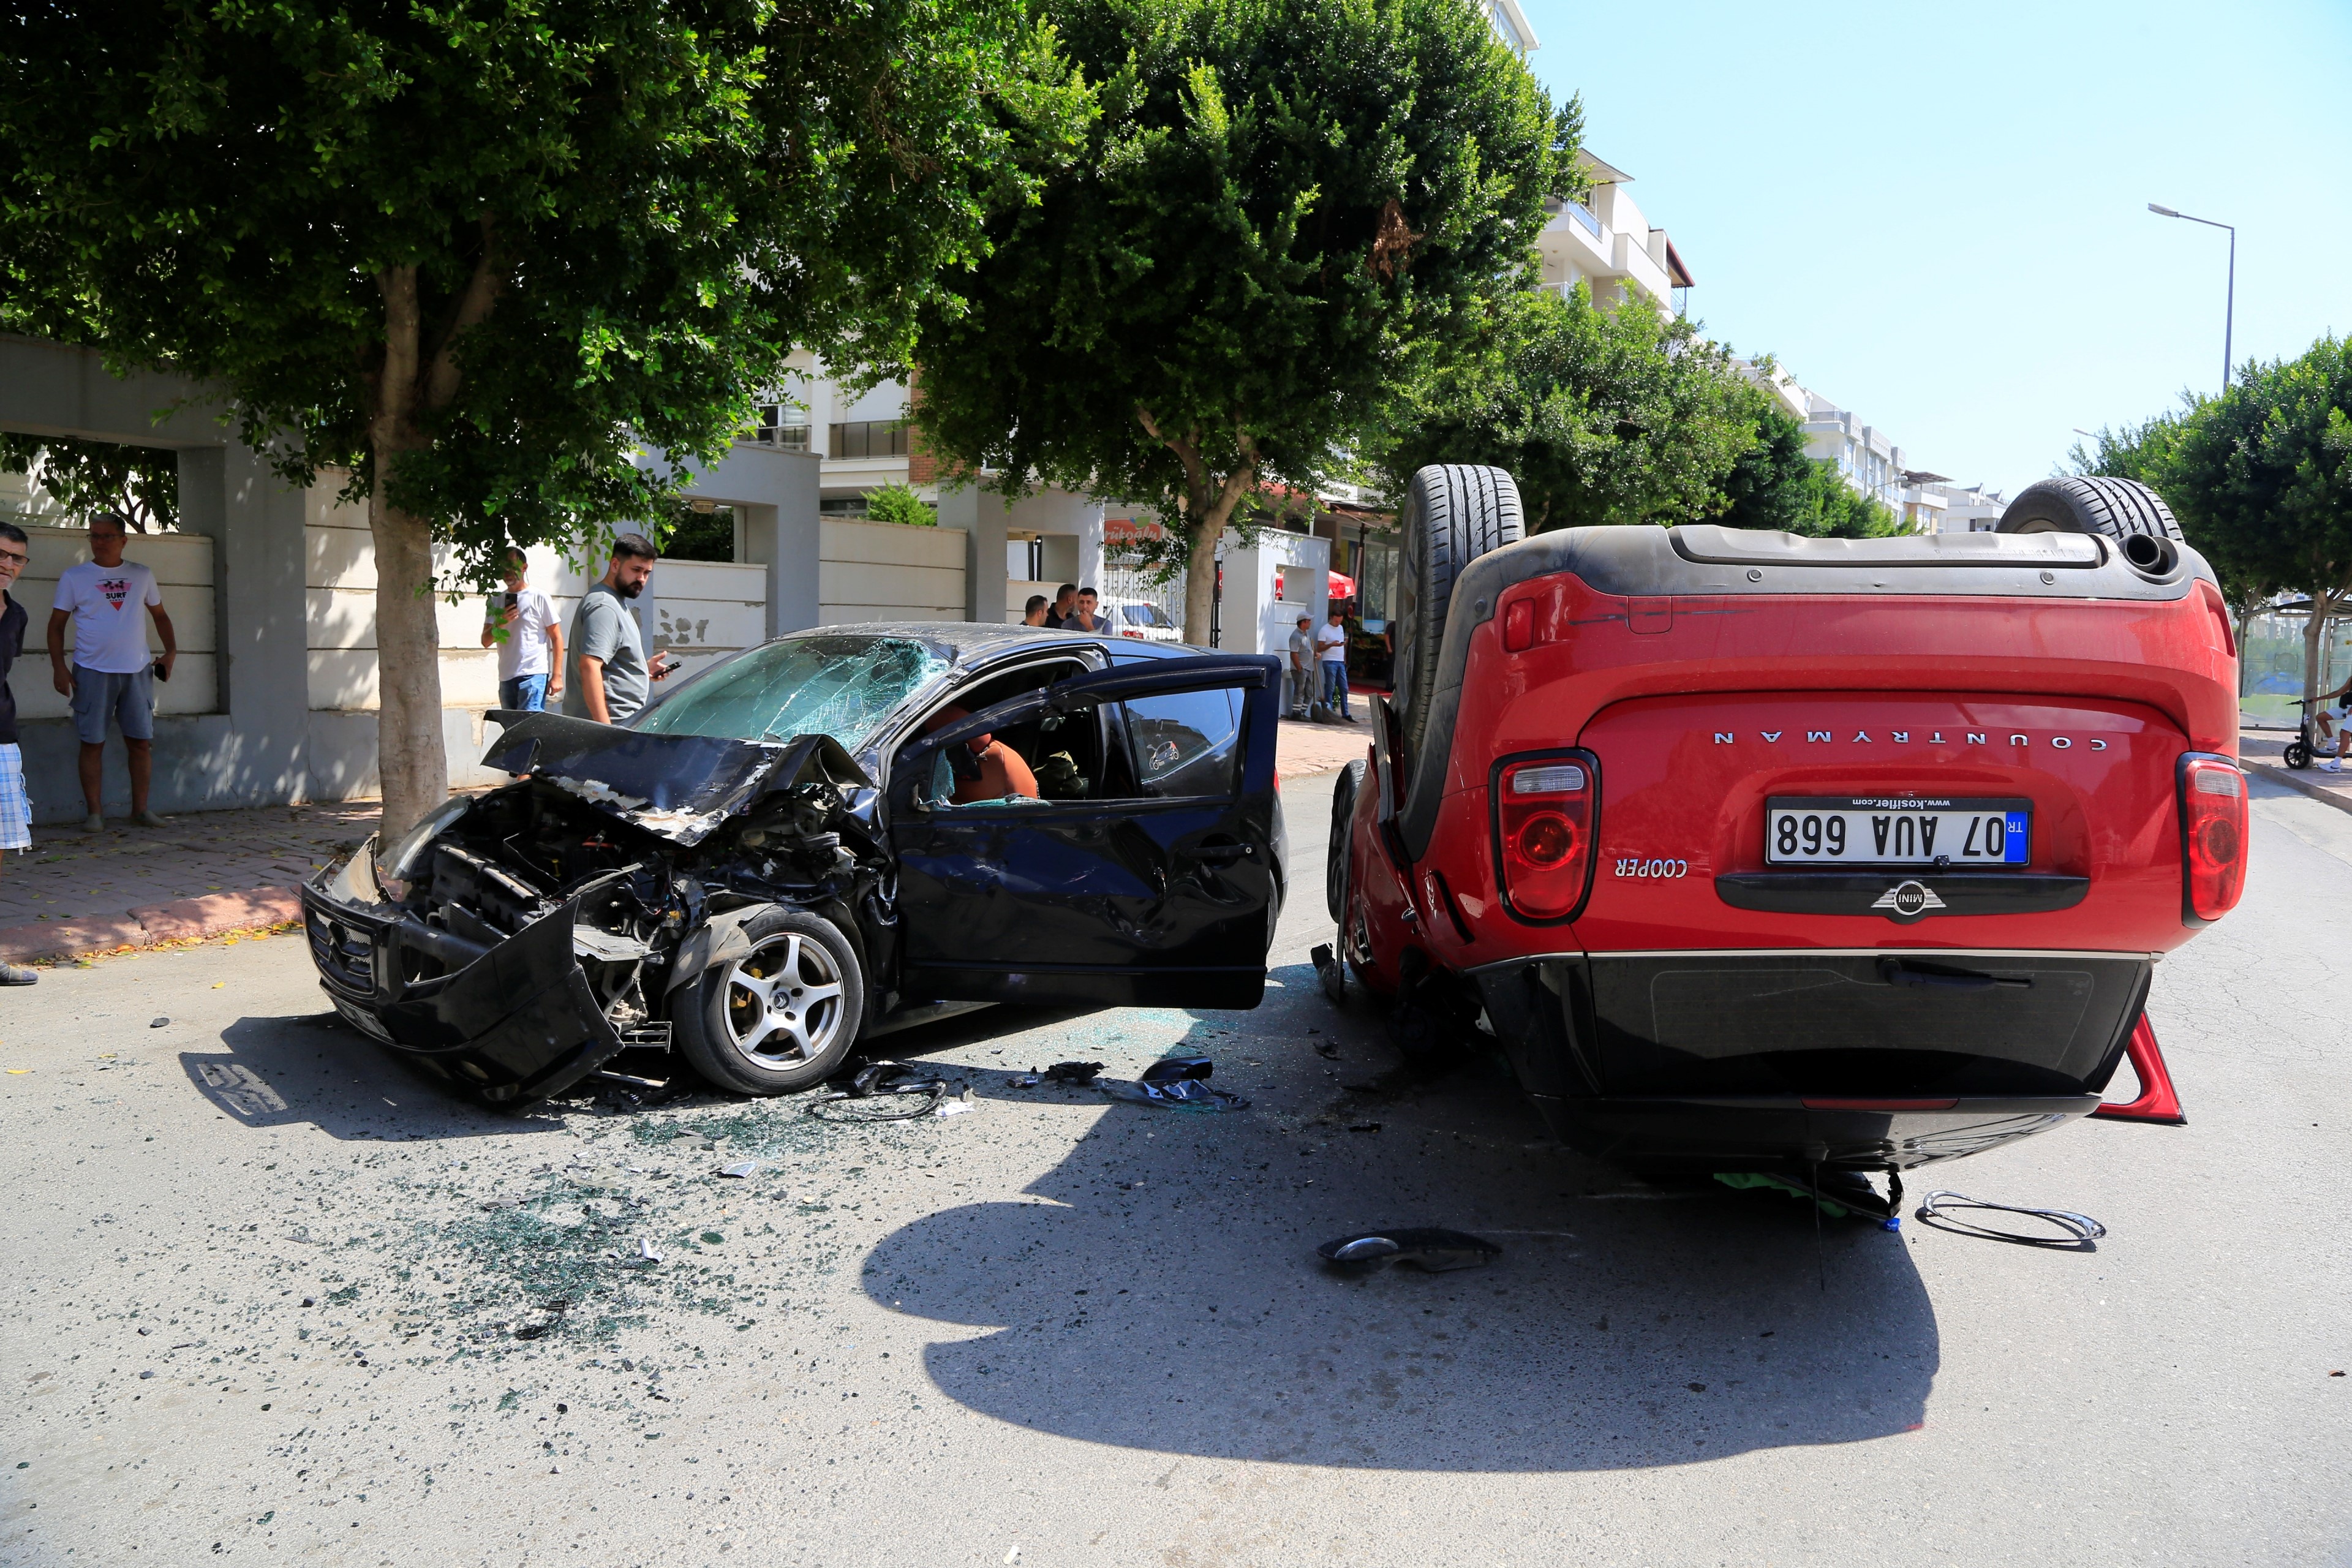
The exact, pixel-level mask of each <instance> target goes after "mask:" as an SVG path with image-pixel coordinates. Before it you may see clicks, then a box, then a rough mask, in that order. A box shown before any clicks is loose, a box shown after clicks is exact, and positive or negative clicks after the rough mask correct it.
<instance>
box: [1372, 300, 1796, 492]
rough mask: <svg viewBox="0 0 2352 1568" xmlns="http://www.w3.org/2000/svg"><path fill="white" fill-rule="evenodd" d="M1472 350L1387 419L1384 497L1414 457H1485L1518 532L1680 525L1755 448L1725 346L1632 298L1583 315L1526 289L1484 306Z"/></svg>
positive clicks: (1751, 397)
mask: <svg viewBox="0 0 2352 1568" xmlns="http://www.w3.org/2000/svg"><path fill="white" fill-rule="evenodd" d="M1495 315H1496V321H1495V328H1494V331H1493V333H1492V335H1491V336H1490V337H1489V339H1488V340H1487V346H1486V351H1485V352H1483V353H1478V354H1476V355H1474V356H1468V357H1465V358H1464V359H1462V360H1460V361H1458V362H1457V363H1454V364H1453V365H1451V366H1448V367H1446V368H1445V369H1444V370H1442V371H1440V372H1439V373H1438V374H1436V375H1434V376H1433V377H1432V378H1431V379H1430V380H1429V381H1427V382H1426V383H1424V384H1422V385H1421V386H1419V387H1417V388H1415V389H1414V390H1413V392H1412V395H1410V396H1409V397H1407V398H1406V399H1404V400H1402V403H1401V404H1400V405H1399V406H1398V407H1397V408H1396V409H1394V410H1393V411H1391V415H1390V425H1391V431H1392V432H1393V434H1392V436H1391V444H1390V446H1389V447H1388V449H1387V452H1386V454H1385V462H1384V467H1385V468H1386V469H1387V483H1388V488H1389V490H1390V493H1391V494H1398V495H1401V494H1402V493H1403V490H1404V486H1405V482H1406V481H1407V480H1408V479H1410V478H1411V477H1412V473H1413V471H1414V470H1415V469H1417V468H1421V467H1423V465H1424V464H1428V463H1488V464H1492V465H1494V466H1495V467H1496V468H1506V469H1507V470H1509V472H1510V474H1511V476H1512V478H1513V479H1517V481H1518V487H1519V497H1520V500H1522V501H1523V502H1524V503H1525V504H1526V506H1527V509H1528V530H1529V531H1531V532H1540V531H1545V530H1549V529H1555V528H1580V527H1585V526H1588V525H1591V524H1595V523H1627V522H1693V521H1697V520H1698V519H1699V518H1701V517H1703V516H1706V514H1707V513H1709V512H1711V511H1713V510H1717V508H1718V507H1719V506H1721V504H1722V503H1723V500H1724V496H1723V491H1722V489H1721V486H1722V484H1723V482H1724V480H1725V479H1726V478H1727V476H1728V475H1729V474H1730V473H1731V471H1732V468H1733V466H1734V464H1735V463H1736V462H1737V461H1738V458H1739V457H1740V455H1741V454H1742V453H1743V452H1745V451H1746V450H1747V449H1748V448H1749V447H1752V446H1753V445H1754V444H1755V442H1756V435H1757V432H1756V418H1757V413H1758V403H1757V399H1758V394H1757V393H1756V392H1755V390H1754V389H1753V388H1751V387H1750V386H1748V384H1747V383H1746V382H1745V381H1744V380H1743V379H1742V378H1741V377H1740V375H1739V374H1738V371H1737V370H1736V369H1735V367H1734V366H1733V364H1732V363H1731V355H1730V352H1729V351H1728V350H1727V349H1725V348H1723V347H1722V346H1721V345H1720V344H1717V343H1714V342H1708V341H1707V340H1706V339H1704V338H1701V337H1700V336H1699V335H1698V333H1697V331H1696V329H1695V328H1693V327H1692V325H1691V324H1690V322H1688V321H1685V320H1682V319H1680V318H1674V319H1664V318H1661V317H1660V316H1659V314H1658V313H1657V311H1656V310H1652V309H1650V308H1649V307H1648V306H1647V305H1646V304H1644V303H1643V302H1641V301H1638V300H1627V301H1626V302H1625V303H1624V304H1622V305H1621V306H1619V307H1618V308H1617V309H1615V310H1601V309H1599V308H1597V307H1596V306H1595V305H1594V304H1593V303H1592V300H1591V295H1590V293H1588V292H1587V290H1586V289H1585V286H1584V285H1583V284H1581V283H1579V284H1578V285H1577V286H1576V288H1575V289H1574V290H1573V291H1571V292H1570V293H1569V294H1568V295H1566V296H1562V295H1560V294H1557V293H1553V292H1551V291H1549V290H1538V289H1529V290H1526V291H1523V292H1521V293H1518V294H1516V295H1514V296H1512V297H1510V298H1508V299H1507V300H1502V301H1499V302H1498V305H1497V308H1496V312H1495Z"/></svg>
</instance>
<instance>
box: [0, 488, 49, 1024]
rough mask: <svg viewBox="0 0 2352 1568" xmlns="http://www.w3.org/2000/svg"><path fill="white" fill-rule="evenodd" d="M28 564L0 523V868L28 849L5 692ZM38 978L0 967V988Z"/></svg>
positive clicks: (11, 705) (11, 701) (17, 642)
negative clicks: (14, 588) (20, 577)
mask: <svg viewBox="0 0 2352 1568" xmlns="http://www.w3.org/2000/svg"><path fill="white" fill-rule="evenodd" d="M31 560H32V545H31V543H30V542H29V541H27V540H26V537H25V531H24V530H23V529H21V528H18V527H17V526H16V524H15V523H13V522H0V866H5V865H6V864H7V863H8V851H9V850H11V849H14V850H16V851H17V852H18V853H19V854H22V853H23V852H24V851H26V850H27V849H30V848H31V847H33V806H32V802H30V801H29V800H27V799H26V798H25V753H24V752H21V751H19V750H18V749H17V746H16V694H15V693H13V692H11V691H10V690H9V689H8V667H9V666H10V665H12V664H14V663H16V656H17V655H18V654H20V653H22V652H24V651H25V606H24V605H20V604H18V603H17V602H16V599H15V598H14V597H13V596H11V595H10V594H9V592H8V589H9V587H10V586H11V585H12V584H15V582H16V574H18V573H19V572H22V571H23V570H24V569H25V567H26V564H27V563H30V562H31ZM38 979H40V975H39V974H37V973H35V972H34V971H32V970H30V969H26V968H25V967H23V966H22V965H20V964H15V963H0V985H30V984H33V983H34V982H35V981H37V980H38Z"/></svg>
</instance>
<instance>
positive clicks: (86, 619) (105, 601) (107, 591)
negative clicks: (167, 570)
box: [49, 561, 163, 675]
mask: <svg viewBox="0 0 2352 1568" xmlns="http://www.w3.org/2000/svg"><path fill="white" fill-rule="evenodd" d="M162 603H163V594H162V593H161V591H159V590H158V589H157V588H156V586H155V574H154V573H152V572H150V571H149V570H148V569H147V568H146V567H144V566H142V565H140V564H139V563H137V562H136V561H126V562H124V563H122V564H121V565H120V566H100V564H99V563H97V562H95V561H84V562H82V563H79V565H74V566H68V567H67V568H66V569H65V570H64V571H63V572H60V573H58V595H57V597H56V598H54V599H52V600H50V601H49V604H50V607H51V608H53V609H59V610H64V611H67V612H68V613H69V614H71V615H72V616H73V642H74V646H73V661H74V662H75V663H76V664H78V665H79V666H81V668H84V669H95V670H97V671H99V672H100V673H101V674H105V675H135V674H137V673H138V672H139V671H140V670H142V669H144V668H147V666H148V665H149V663H151V662H152V660H153V658H154V655H152V654H151V653H149V652H148V651H147V606H148V605H160V604H162Z"/></svg>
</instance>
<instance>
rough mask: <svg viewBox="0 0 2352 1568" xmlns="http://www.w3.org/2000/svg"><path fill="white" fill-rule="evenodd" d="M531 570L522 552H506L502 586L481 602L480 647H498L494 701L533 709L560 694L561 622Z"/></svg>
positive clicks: (561, 677)
mask: <svg viewBox="0 0 2352 1568" xmlns="http://www.w3.org/2000/svg"><path fill="white" fill-rule="evenodd" d="M504 576H505V578H506V584H507V591H506V592H505V593H503V594H493V595H490V599H489V603H488V605H486V606H485V607H484V614H483V616H482V646H483V647H493V646H495V647H497V648H498V650H499V707H501V708H511V709H514V710H518V711H520V712H524V713H537V712H539V711H540V710H542V709H544V708H545V707H546V706H547V705H548V703H549V701H550V700H552V699H555V698H559V697H562V695H563V627H562V624H561V623H559V622H558V621H557V620H556V618H555V606H554V605H551V604H550V603H548V599H547V595H544V594H542V593H541V592H540V591H539V590H538V589H536V588H533V587H531V586H530V563H528V562H526V561H524V560H523V555H522V552H521V551H520V550H509V551H508V552H507V564H506V571H505V573H504ZM501 633H503V634H504V636H503V637H501V636H500V634H501Z"/></svg>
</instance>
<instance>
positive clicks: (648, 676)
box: [563, 533, 677, 724]
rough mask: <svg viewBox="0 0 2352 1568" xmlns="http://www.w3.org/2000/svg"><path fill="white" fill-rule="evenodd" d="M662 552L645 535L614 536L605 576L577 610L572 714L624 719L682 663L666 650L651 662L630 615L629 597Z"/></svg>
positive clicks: (566, 705)
mask: <svg viewBox="0 0 2352 1568" xmlns="http://www.w3.org/2000/svg"><path fill="white" fill-rule="evenodd" d="M658 553H659V552H656V550H655V549H654V547H653V545H652V543H651V542H648V541H647V540H646V537H645V536H644V535H643V534H637V533H624V534H622V535H621V536H620V537H618V538H617V539H615V540H614V541H613V558H612V560H611V561H610V562H609V563H606V565H605V567H604V576H603V577H601V578H599V579H598V580H597V582H596V585H595V586H594V587H593V588H590V589H589V590H588V592H587V593H586V594H584V595H582V596H581V600H580V607H579V609H577V610H575V611H573V612H572V637H571V642H572V648H573V650H574V657H575V658H577V659H578V660H579V663H578V666H577V673H576V674H575V676H574V678H573V679H572V688H571V690H570V691H569V692H568V693H566V695H565V698H564V702H563V710H564V711H565V712H566V713H569V714H571V715H572V717H573V718H575V719H593V720H595V721H596V722H598V723H599V724H621V723H625V722H627V721H628V720H629V719H630V718H631V717H632V716H633V715H635V713H636V711H637V710H639V709H641V708H643V707H644V706H645V705H646V698H647V697H648V696H650V695H651V683H652V682H653V681H656V680H662V679H667V678H668V676H669V673H670V671H671V670H673V669H675V668H677V666H675V665H673V664H671V663H670V662H669V655H667V654H666V653H658V654H656V655H655V656H654V660H653V663H652V664H651V665H648V664H646V643H645V637H644V634H643V633H642V632H640V631H639V630H638V628H637V618H636V616H633V615H631V614H629V607H628V601H629V600H631V599H634V598H635V597H636V596H637V595H640V594H642V593H644V592H645V591H646V583H647V581H649V580H650V579H651V578H652V576H653V574H654V562H655V561H656V559H657V558H658Z"/></svg>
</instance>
